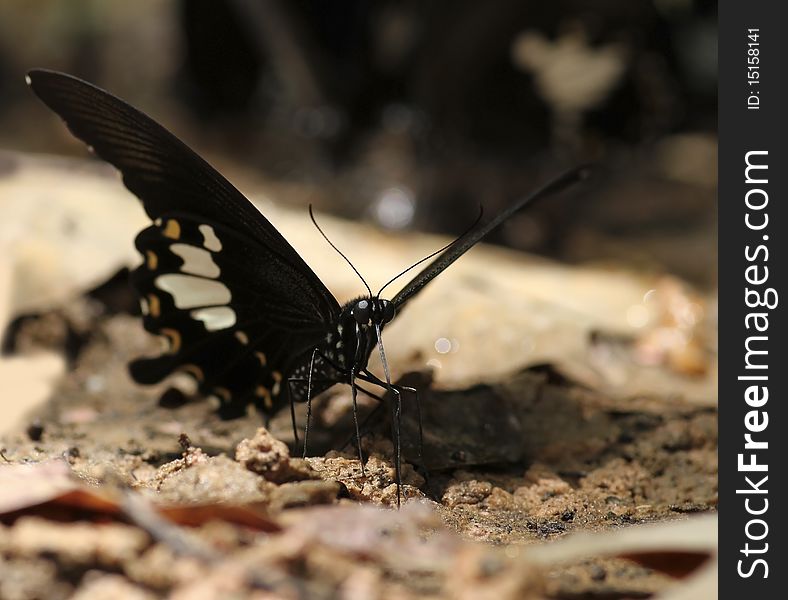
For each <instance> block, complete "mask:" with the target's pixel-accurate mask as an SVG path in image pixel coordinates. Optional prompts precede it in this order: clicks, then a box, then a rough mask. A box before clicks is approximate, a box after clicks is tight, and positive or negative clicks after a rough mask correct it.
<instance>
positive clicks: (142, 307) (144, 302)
mask: <svg viewBox="0 0 788 600" xmlns="http://www.w3.org/2000/svg"><path fill="white" fill-rule="evenodd" d="M140 310H141V311H142V314H143V315H145V316H147V315H148V312H149V310H148V299H147V298H140Z"/></svg>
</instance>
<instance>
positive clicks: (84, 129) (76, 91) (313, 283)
mask: <svg viewBox="0 0 788 600" xmlns="http://www.w3.org/2000/svg"><path fill="white" fill-rule="evenodd" d="M27 83H28V85H29V86H30V87H31V88H32V90H33V92H34V93H35V94H36V95H37V96H38V97H39V98H40V99H41V100H42V101H43V102H44V103H45V104H46V105H47V106H48V107H49V108H50V109H52V110H53V111H54V112H55V113H57V114H58V115H59V116H60V117H61V118H62V119H63V120H64V121H65V123H66V125H67V127H68V128H69V130H70V131H71V132H72V133H73V134H74V135H75V136H76V137H77V138H79V139H80V140H82V141H83V142H85V143H86V144H87V145H88V146H89V147H90V149H91V150H92V151H93V152H94V153H95V154H96V155H97V156H99V157H100V158H102V159H103V160H105V161H107V162H109V163H110V164H112V165H114V166H115V167H116V168H117V169H118V170H119V171H120V172H121V174H122V177H123V183H124V184H125V186H126V187H127V188H128V189H129V190H130V191H131V192H132V193H133V194H134V195H136V196H137V197H138V198H139V199H140V200H141V201H142V205H143V207H144V209H145V212H146V213H147V215H148V216H149V217H150V219H151V225H150V226H149V227H147V228H146V229H143V230H142V231H141V232H140V233H139V235H137V237H136V240H135V245H136V248H137V250H138V251H139V253H140V254H141V256H142V260H143V262H142V264H141V265H140V266H139V267H138V268H136V269H135V270H134V271H133V272H132V275H131V283H132V286H133V287H134V289H135V290H136V292H137V294H138V296H139V300H140V304H141V311H142V315H143V326H144V327H145V329H146V330H147V331H149V332H151V333H153V334H155V335H158V336H161V337H162V338H163V340H164V341H165V343H166V350H165V351H164V352H163V353H162V354H161V355H159V356H154V357H148V358H141V359H138V360H135V361H133V362H131V363H130V365H129V370H130V373H131V376H132V378H133V379H134V380H135V381H137V382H138V383H141V384H154V383H158V382H160V381H162V380H164V379H165V378H167V377H168V376H169V375H171V374H173V373H174V372H185V373H187V374H189V375H190V376H191V377H193V378H194V380H195V381H196V382H197V385H198V389H199V391H200V393H202V394H204V395H213V396H216V397H218V398H219V399H220V401H221V405H222V407H223V408H224V409H225V411H228V412H233V410H238V409H245V407H246V406H247V405H249V404H254V405H256V406H257V407H258V409H259V410H260V411H261V412H262V413H263V414H264V415H269V416H270V415H272V414H274V413H276V412H277V411H279V410H280V409H282V408H284V407H285V406H286V405H288V404H289V406H290V410H291V415H292V417H293V426H294V431H295V413H294V410H293V406H294V403H295V402H307V407H308V410H307V421H306V423H307V425H306V429H305V435H304V438H305V439H304V452H306V440H307V436H308V427H309V419H310V412H311V399H312V398H313V397H314V396H315V395H317V394H318V393H320V392H322V391H324V390H326V389H328V388H329V387H332V386H333V385H334V384H336V383H346V384H349V385H350V387H351V391H352V398H353V416H354V422H355V429H356V443H357V445H358V450H359V458H360V460H361V464H362V469H363V462H364V460H363V455H362V453H361V445H360V430H359V422H358V416H357V400H356V399H357V393H358V391H362V392H363V393H366V394H368V395H371V396H373V397H374V398H377V399H378V400H380V401H381V402H383V400H384V399H383V398H382V397H380V396H378V395H376V394H374V393H372V392H370V391H369V390H367V389H365V388H364V387H362V386H360V385H359V383H367V384H372V385H375V386H377V387H379V388H380V389H382V390H384V391H385V392H389V396H388V398H390V400H386V401H387V402H388V403H389V405H390V412H391V426H392V437H393V441H394V446H395V457H394V459H395V470H396V480H397V503H398V504H399V501H400V492H399V490H400V487H401V483H402V480H401V472H400V464H401V443H400V428H401V407H402V400H401V398H402V394H403V393H414V394H416V398H417V399H418V392H417V391H416V390H415V389H413V388H405V387H401V386H398V385H396V384H394V383H392V382H391V376H390V373H389V368H388V364H387V362H386V355H385V351H384V346H383V338H382V332H383V330H384V328H385V327H386V325H387V324H388V323H390V322H391V321H392V320H393V319H394V318H395V317H396V315H397V314H398V313H399V312H400V311H401V310H402V309H403V308H404V306H405V305H406V304H407V303H408V301H410V300H411V299H412V298H413V297H414V296H416V294H418V293H419V292H420V291H421V290H422V289H423V288H424V286H426V285H427V284H428V283H429V282H430V281H432V280H433V279H434V278H435V277H436V276H437V275H439V274H440V273H442V272H443V271H444V269H446V268H447V267H448V266H449V265H451V264H452V263H453V262H454V261H455V260H457V259H458V258H459V257H460V256H462V255H463V254H464V253H465V252H467V251H468V250H469V249H470V248H472V247H473V246H474V245H475V244H476V243H477V242H479V240H481V239H482V238H483V237H484V236H486V235H487V234H488V233H489V232H490V231H492V230H493V229H495V228H496V227H497V226H499V225H500V224H501V223H503V222H504V221H505V220H506V219H508V218H509V217H511V216H512V215H513V214H514V213H516V212H517V211H519V210H520V209H521V208H523V207H524V206H525V205H527V204H530V203H531V202H533V201H535V200H537V199H539V198H541V197H544V196H547V195H550V194H554V193H556V192H559V191H561V190H563V189H565V188H567V187H568V186H570V185H572V184H574V183H576V182H577V181H580V180H581V179H584V178H585V177H586V176H587V175H588V172H589V170H588V168H586V167H579V168H576V169H573V170H571V171H568V172H566V173H564V174H563V175H560V176H559V177H557V178H556V179H554V180H552V181H551V182H549V183H548V184H546V185H545V186H544V187H542V188H541V189H539V190H538V191H536V192H534V193H533V194H531V195H530V196H527V197H524V198H522V199H520V200H518V201H517V202H515V203H513V204H512V205H511V206H509V207H508V208H506V209H505V210H504V211H503V212H501V213H500V214H498V215H497V216H496V217H495V218H493V219H491V220H490V221H489V222H487V223H485V224H483V225H481V226H476V225H477V224H478V220H477V224H474V226H472V227H471V229H469V230H468V231H467V232H466V233H465V234H463V235H462V236H460V237H459V238H458V239H456V240H455V241H454V242H452V243H450V244H449V245H447V246H445V247H444V248H441V249H440V250H438V251H437V252H435V253H433V254H431V255H430V256H428V257H426V258H424V259H422V260H421V261H419V262H418V263H416V264H415V265H412V266H411V267H409V268H408V269H406V270H405V271H403V272H402V273H400V274H399V275H397V276H396V277H394V278H392V279H391V280H390V281H389V282H388V283H387V284H386V285H385V286H383V288H381V290H380V291H379V292H378V293H377V294H373V293H372V291H371V289H370V288H369V286H368V285H366V282H364V285H365V286H366V288H367V294H365V295H363V296H360V297H358V298H355V299H353V300H350V301H349V302H346V303H344V304H340V303H339V302H338V301H337V299H336V298H335V297H334V296H333V295H332V294H331V292H330V291H329V290H328V288H326V286H325V285H324V284H323V283H322V282H321V281H320V279H319V278H318V277H317V275H316V274H315V273H314V272H313V271H312V269H311V268H310V267H309V265H307V264H306V262H304V260H303V259H302V258H301V256H299V254H298V253H297V252H296V251H295V249H294V248H293V247H292V246H291V245H290V244H289V243H288V242H287V240H286V239H285V238H284V237H283V236H282V235H281V234H280V233H279V232H278V231H277V230H276V229H275V228H274V226H273V225H272V224H271V223H270V222H269V221H268V220H267V219H266V218H265V217H264V216H263V215H262V214H261V213H260V212H259V211H258V210H257V209H256V208H255V207H254V206H253V205H252V203H251V202H249V200H247V199H246V198H245V197H244V196H243V195H242V194H241V193H240V192H239V191H238V190H237V189H236V188H235V187H233V185H232V184H230V182H229V181H227V180H226V179H225V178H224V177H223V176H222V175H221V174H219V172H218V171H216V170H215V169H214V168H213V167H211V166H210V165H209V164H208V163H207V162H206V161H205V160H203V159H202V158H201V157H200V156H198V155H197V154H196V153H195V152H194V151H193V150H191V149H190V148H189V147H188V146H186V145H185V144H184V143H183V142H181V141H180V140H179V139H178V138H177V137H175V136H174V135H173V134H172V133H170V132H169V131H167V130H166V129H165V128H164V127H162V126H161V125H159V124H158V123H156V122H155V121H154V120H153V119H151V118H150V117H148V116H147V115H145V114H143V113H142V112H140V111H139V110H137V109H136V108H134V107H132V106H131V105H129V104H127V103H126V102H124V101H123V100H121V99H119V98H117V97H115V96H113V95H112V94H110V93H108V92H106V91H104V90H102V89H100V88H98V87H96V86H94V85H92V84H90V83H88V82H86V81H83V80H81V79H78V78H76V77H73V76H71V75H67V74H65V73H59V72H55V71H48V70H41V69H36V70H32V71H30V72H29V73H28V75H27ZM310 216H311V217H312V221H313V222H314V223H315V225H316V226H317V223H316V222H315V219H314V215H313V214H312V210H311V207H310ZM480 218H481V215H480ZM318 230H320V228H319V227H318ZM320 232H321V234H322V233H323V232H322V230H320ZM323 236H324V237H325V234H323ZM326 240H328V238H327V237H326ZM329 243H331V242H330V241H329ZM331 245H332V246H333V247H334V249H336V250H337V252H339V250H338V249H337V248H336V247H335V246H334V245H333V244H331ZM339 254H340V255H341V256H342V257H343V258H345V260H347V257H345V256H344V254H342V253H341V252H339ZM430 258H433V260H432V261H431V262H430V263H429V264H427V266H426V267H424V268H423V269H422V270H421V271H420V272H419V273H418V274H417V275H416V276H415V277H414V278H413V279H411V281H410V282H409V283H408V284H407V285H405V286H404V287H403V288H402V289H401V290H400V291H399V292H398V293H397V294H396V295H395V296H394V297H393V298H391V299H390V300H387V299H384V298H381V297H380V294H381V292H382V291H383V289H384V288H385V287H387V286H388V285H389V284H390V283H392V282H393V281H394V280H395V279H397V278H398V277H400V276H401V275H403V274H404V273H406V272H408V271H409V270H410V269H412V268H414V267H415V266H417V265H418V264H421V263H422V262H426V260H428V259H430ZM348 263H350V261H349V260H348ZM352 266H353V265H352V264H351V267H352ZM353 269H354V270H355V267H353ZM356 273H358V271H356ZM359 277H361V276H360V274H359ZM361 279H362V281H364V280H363V278H361ZM376 349H377V351H378V353H379V354H380V358H381V364H382V366H383V370H384V377H383V378H379V377H378V376H376V375H375V374H373V373H372V372H371V371H370V370H369V369H368V361H369V358H370V356H371V355H372V353H373V352H374V351H375V350H376ZM416 406H417V407H418V402H417V403H416ZM295 435H296V442H297V441H298V438H297V433H296V434H295Z"/></svg>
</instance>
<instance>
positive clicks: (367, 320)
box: [351, 297, 397, 326]
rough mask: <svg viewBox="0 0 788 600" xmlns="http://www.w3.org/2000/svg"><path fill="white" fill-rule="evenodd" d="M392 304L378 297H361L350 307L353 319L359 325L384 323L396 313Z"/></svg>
mask: <svg viewBox="0 0 788 600" xmlns="http://www.w3.org/2000/svg"><path fill="white" fill-rule="evenodd" d="M396 312H397V311H396V309H395V308H394V304H393V303H391V302H389V301H388V300H381V299H380V298H376V297H375V298H373V297H368V298H361V299H359V300H357V301H356V302H355V304H354V305H353V307H352V308H351V314H352V315H353V319H355V321H356V323H358V324H359V325H362V326H363V325H381V326H383V325H385V324H386V323H388V322H389V321H391V320H392V319H393V318H394V316H395V315H396Z"/></svg>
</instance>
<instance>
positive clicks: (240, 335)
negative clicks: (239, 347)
mask: <svg viewBox="0 0 788 600" xmlns="http://www.w3.org/2000/svg"><path fill="white" fill-rule="evenodd" d="M235 339H237V340H238V341H239V342H241V343H242V344H243V345H244V346H246V344H248V343H249V336H248V335H246V333H244V332H243V331H241V330H240V329H239V330H238V331H236V332H235Z"/></svg>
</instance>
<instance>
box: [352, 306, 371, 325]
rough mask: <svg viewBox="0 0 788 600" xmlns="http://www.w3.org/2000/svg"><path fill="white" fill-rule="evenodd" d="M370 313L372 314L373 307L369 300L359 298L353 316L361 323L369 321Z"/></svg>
mask: <svg viewBox="0 0 788 600" xmlns="http://www.w3.org/2000/svg"><path fill="white" fill-rule="evenodd" d="M370 314H372V307H371V306H370V305H369V302H368V301H367V300H359V301H358V304H356V306H355V307H354V308H353V317H354V318H355V319H356V323H358V324H359V325H366V324H367V323H369V317H370Z"/></svg>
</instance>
